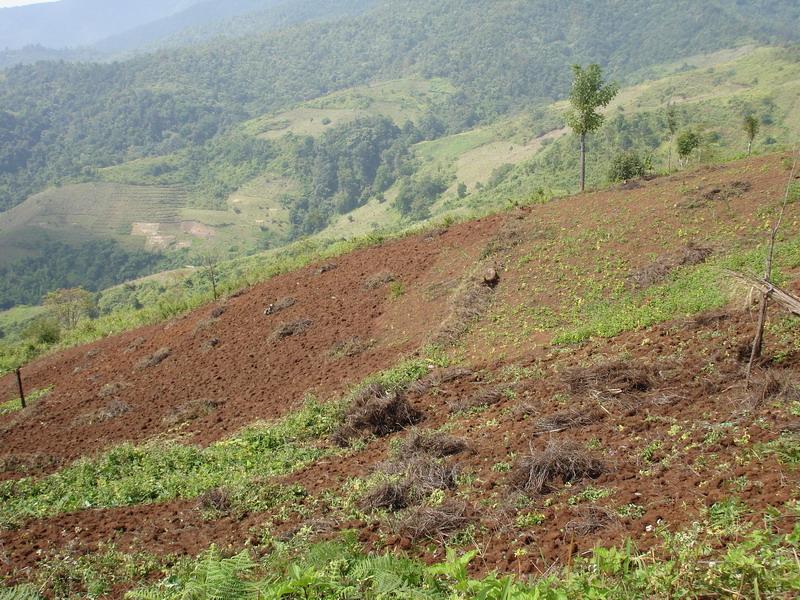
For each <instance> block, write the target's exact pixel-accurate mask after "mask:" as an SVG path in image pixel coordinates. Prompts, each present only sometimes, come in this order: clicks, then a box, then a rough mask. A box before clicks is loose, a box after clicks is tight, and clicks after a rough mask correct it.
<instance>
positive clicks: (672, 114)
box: [667, 102, 678, 171]
mask: <svg viewBox="0 0 800 600" xmlns="http://www.w3.org/2000/svg"><path fill="white" fill-rule="evenodd" d="M667 131H669V158H668V159H667V171H672V145H673V144H674V143H675V134H676V133H678V110H677V109H676V108H675V105H674V104H672V103H671V102H670V103H669V104H667Z"/></svg>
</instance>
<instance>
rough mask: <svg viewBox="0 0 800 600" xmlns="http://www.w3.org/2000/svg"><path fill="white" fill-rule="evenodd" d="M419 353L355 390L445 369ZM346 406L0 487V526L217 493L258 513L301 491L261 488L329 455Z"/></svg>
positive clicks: (113, 455)
mask: <svg viewBox="0 0 800 600" xmlns="http://www.w3.org/2000/svg"><path fill="white" fill-rule="evenodd" d="M423 355H424V358H419V359H412V360H408V361H405V362H401V363H400V364H398V365H396V366H395V367H394V368H392V369H389V370H387V371H383V372H380V373H377V374H375V375H373V376H371V377H368V378H367V379H365V380H364V381H363V382H362V383H361V384H359V385H358V386H356V387H355V388H354V390H353V393H357V392H358V391H359V390H360V389H362V388H363V387H365V386H368V385H371V384H374V383H377V384H380V385H381V386H382V388H383V389H385V390H387V391H395V390H398V389H401V388H404V387H406V386H407V385H408V384H409V383H411V382H413V381H416V380H418V379H420V378H421V377H423V376H424V375H426V374H427V373H428V369H429V365H431V364H435V365H437V366H443V365H445V364H446V359H445V358H444V357H443V356H441V354H440V353H439V352H438V350H437V349H436V348H426V349H425V350H424V353H423ZM48 391H49V390H44V391H42V392H40V394H39V397H41V396H42V395H44V393H47V392H48ZM347 402H348V398H344V399H343V400H341V401H338V402H336V401H332V402H327V403H320V402H318V401H316V400H315V399H313V398H308V399H307V400H306V404H305V406H304V407H303V408H302V409H301V410H299V411H295V412H293V413H291V414H289V415H288V416H286V417H284V418H283V419H281V420H280V421H278V422H277V423H274V424H255V425H251V426H249V427H247V428H246V429H244V430H243V431H241V432H240V433H239V434H237V435H236V436H234V437H232V438H229V439H226V440H222V441H219V442H216V443H214V444H211V445H210V446H208V447H206V448H200V447H197V446H188V445H184V444H180V443H177V442H171V441H168V442H162V441H154V442H151V443H148V444H145V445H143V446H134V445H132V444H123V445H121V446H118V447H115V448H113V449H111V450H109V451H107V452H105V453H103V454H102V455H100V456H99V457H97V458H85V459H81V460H78V461H77V462H75V463H74V464H73V465H71V466H69V467H67V468H65V469H62V470H60V471H58V472H56V473H54V474H52V475H48V476H46V477H43V478H40V479H34V478H26V479H21V480H18V481H7V482H2V483H0V500H2V507H0V524H2V525H3V526H6V527H8V526H13V525H16V524H19V523H20V522H22V521H24V520H26V519H30V518H38V517H44V516H52V515H56V514H60V513H63V512H70V511H75V510H82V509H86V508H107V507H114V506H132V505H136V504H142V503H151V502H163V501H166V500H171V499H174V498H196V497H198V496H200V495H201V494H203V493H204V492H208V491H209V490H214V489H218V488H220V489H223V490H224V493H225V496H226V498H228V499H229V503H230V506H229V507H228V510H232V511H236V510H239V511H245V512H247V511H262V512H263V511H265V510H267V509H269V508H273V507H275V506H276V505H278V504H279V503H280V502H281V500H282V499H285V498H293V497H297V496H298V495H299V496H301V497H302V495H303V492H302V490H298V489H296V488H294V487H289V488H286V487H282V486H277V485H275V484H273V483H265V482H266V479H267V478H268V477H274V476H276V475H282V474H285V473H289V472H291V471H293V470H295V469H297V468H299V467H301V466H303V465H305V464H308V463H310V462H313V461H315V460H317V459H319V458H320V457H322V456H323V455H325V454H327V453H330V452H333V451H334V450H331V449H330V448H324V447H321V446H320V444H318V443H315V442H316V441H318V440H319V438H321V437H323V436H325V435H327V434H330V433H331V432H332V431H333V430H334V429H335V427H336V426H337V425H338V424H339V423H340V422H341V416H342V410H343V407H344V406H346V404H347ZM17 403H18V400H17ZM9 405H11V404H10V403H9ZM4 406H5V405H4Z"/></svg>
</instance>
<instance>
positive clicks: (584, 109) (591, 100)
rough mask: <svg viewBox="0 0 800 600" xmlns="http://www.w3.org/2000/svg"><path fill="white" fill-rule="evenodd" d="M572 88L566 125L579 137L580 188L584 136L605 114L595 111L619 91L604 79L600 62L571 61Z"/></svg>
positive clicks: (583, 183) (583, 175)
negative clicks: (580, 63) (585, 64)
mask: <svg viewBox="0 0 800 600" xmlns="http://www.w3.org/2000/svg"><path fill="white" fill-rule="evenodd" d="M572 73H573V76H574V79H573V81H572V91H571V92H570V94H569V102H570V104H571V105H572V110H571V111H570V112H568V113H567V125H569V127H570V128H571V129H572V131H574V132H575V134H576V135H577V136H578V137H579V138H580V140H581V174H580V180H579V181H580V191H581V192H583V191H584V189H585V188H586V136H587V135H588V134H590V133H594V132H595V131H597V130H598V129H600V126H601V125H602V124H603V121H604V120H605V117H604V116H603V115H602V114H600V113H599V112H597V109H599V108H605V107H606V106H608V105H609V103H610V102H611V101H612V100H613V99H614V96H616V95H617V92H618V91H619V86H618V85H617V84H615V83H605V82H604V81H603V74H602V71H601V69H600V65H597V64H591V65H589V66H588V67H586V69H584V68H583V67H581V66H580V65H573V67H572Z"/></svg>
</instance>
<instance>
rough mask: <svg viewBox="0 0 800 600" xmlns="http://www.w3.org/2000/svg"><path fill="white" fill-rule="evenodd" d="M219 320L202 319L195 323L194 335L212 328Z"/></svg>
mask: <svg viewBox="0 0 800 600" xmlns="http://www.w3.org/2000/svg"><path fill="white" fill-rule="evenodd" d="M217 322H218V321H217V319H200V320H199V321H198V322H197V323H195V325H194V329H192V335H197V334H198V333H203V332H205V331H208V330H209V329H212V328H213V327H214V325H216V324H217Z"/></svg>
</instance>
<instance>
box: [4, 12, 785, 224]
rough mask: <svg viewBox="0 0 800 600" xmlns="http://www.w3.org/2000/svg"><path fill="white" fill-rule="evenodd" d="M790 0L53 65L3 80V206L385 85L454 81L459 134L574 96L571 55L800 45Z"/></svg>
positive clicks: (430, 21) (550, 17)
mask: <svg viewBox="0 0 800 600" xmlns="http://www.w3.org/2000/svg"><path fill="white" fill-rule="evenodd" d="M798 13H800V8H798V6H797V5H796V3H794V2H789V1H787V0H763V1H762V2H757V3H753V2H748V3H743V2H735V1H733V0H717V1H716V2H704V3H696V2H692V1H689V0H682V1H681V2H677V3H676V2H669V3H668V2H666V1H659V2H649V3H646V4H645V3H642V2H640V1H637V0H624V1H611V0H604V1H602V2H593V3H591V4H585V3H574V2H565V3H559V4H557V5H552V4H551V3H546V2H544V0H537V1H534V2H530V1H525V2H523V1H520V0H513V1H507V2H500V3H498V2H486V1H485V0H484V1H475V0H445V1H443V2H438V3H434V4H432V3H429V2H422V1H421V0H410V1H408V0H406V1H404V2H403V3H402V4H399V3H398V2H397V1H396V0H385V1H383V2H379V3H378V4H377V5H376V7H375V8H373V9H371V10H369V11H368V12H367V13H365V14H364V15H362V16H359V17H355V18H344V19H340V20H336V21H332V22H321V23H317V22H315V23H306V24H301V25H298V26H294V27H289V28H287V29H283V30H280V31H274V32H267V33H264V34H260V35H258V34H252V35H248V36H247V37H244V38H239V39H225V40H221V41H210V42H207V43H204V44H201V45H199V46H192V47H188V48H181V49H175V50H163V51H160V52H156V53H153V54H149V55H144V56H140V57H137V58H134V59H131V60H128V61H124V62H119V63H113V64H69V63H56V62H41V63H37V64H35V65H23V66H18V67H14V68H12V69H9V70H7V71H6V72H5V73H4V74H3V85H2V87H0V121H2V126H1V127H0V153H1V154H0V209H7V208H9V207H11V206H14V205H15V204H18V203H19V202H21V201H22V200H24V199H25V198H26V197H27V196H28V195H30V194H31V193H32V192H34V191H36V190H39V189H42V188H43V187H44V186H46V185H48V184H49V183H53V182H58V181H65V180H76V179H77V180H80V179H81V178H83V179H86V178H90V177H91V172H92V169H93V168H98V167H104V166H108V165H113V164H117V163H120V162H122V161H126V160H130V159H133V158H137V157H144V156H156V155H163V154H169V153H172V152H175V151H179V150H181V149H185V148H189V147H194V146H198V145H202V144H204V143H206V142H207V141H208V140H210V139H212V138H214V136H216V135H219V134H222V133H224V132H225V131H228V130H230V129H231V127H232V126H233V125H234V124H235V123H238V122H240V121H242V120H244V119H246V118H248V117H253V116H257V115H260V114H263V113H266V112H270V111H273V110H277V109H280V108H282V107H286V106H289V105H291V104H292V103H294V102H297V101H299V100H302V99H308V98H314V97H318V96H320V95H323V94H325V93H328V92H330V91H333V90H337V89H344V88H347V87H351V86H353V85H356V84H361V83H365V82H369V81H372V80H375V79H376V78H388V77H398V76H402V75H408V74H417V75H421V76H423V77H444V78H448V79H450V80H452V81H453V82H454V83H455V84H456V85H457V86H458V88H459V89H460V90H461V92H462V93H461V94H459V95H456V96H453V97H452V98H450V99H448V102H447V105H445V106H442V107H441V112H440V114H441V115H444V116H445V117H446V118H445V119H443V120H444V122H445V124H446V126H447V130H448V131H457V130H459V129H463V128H465V127H470V126H472V125H474V124H475V123H477V122H485V121H488V120H491V119H492V118H494V117H496V116H497V115H501V114H506V113H508V112H510V111H513V110H515V109H517V108H520V107H523V106H527V105H530V104H531V103H536V102H542V101H545V100H549V99H553V98H556V97H560V96H563V95H564V93H565V91H566V90H567V88H568V85H569V71H568V70H567V69H566V68H565V67H566V66H567V65H568V64H570V63H573V62H588V61H595V62H600V63H602V64H604V65H607V68H608V70H609V75H610V76H612V77H617V78H622V79H624V78H626V77H631V76H633V75H635V74H636V73H641V72H642V71H643V70H646V69H647V68H649V67H652V66H653V65H656V64H659V63H663V62H665V61H669V60H676V59H679V58H681V57H684V56H687V55H690V54H694V53H698V52H702V51H708V50H713V49H716V48H722V47H728V46H731V45H734V44H736V43H740V42H741V41H744V40H748V39H757V40H763V41H781V40H788V39H796V38H797V36H798V31H800V27H798V26H797V25H798Z"/></svg>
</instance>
